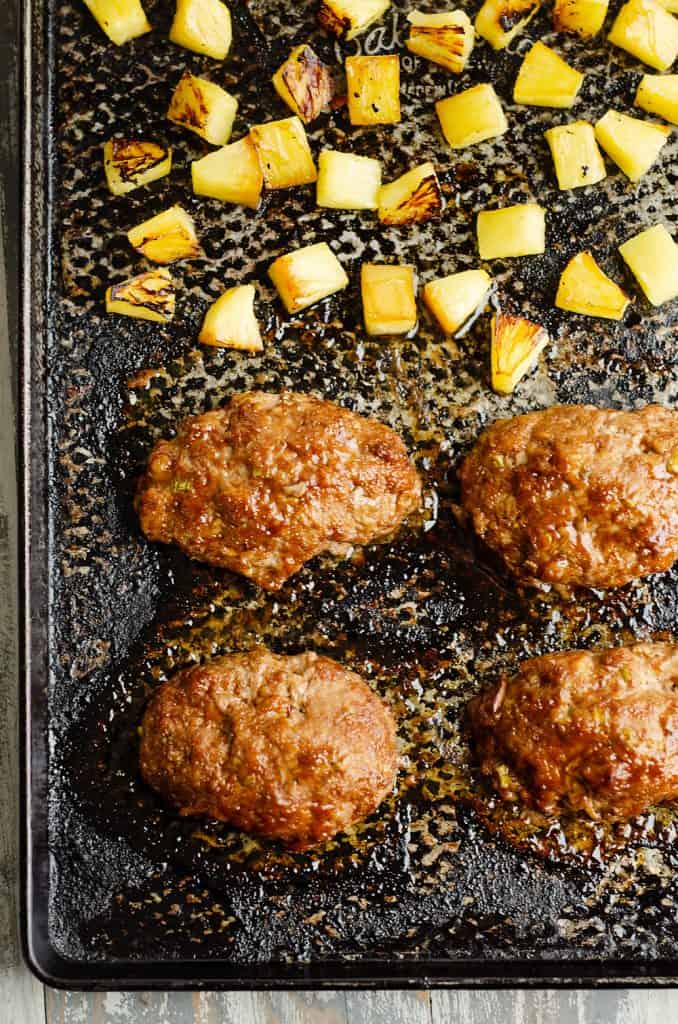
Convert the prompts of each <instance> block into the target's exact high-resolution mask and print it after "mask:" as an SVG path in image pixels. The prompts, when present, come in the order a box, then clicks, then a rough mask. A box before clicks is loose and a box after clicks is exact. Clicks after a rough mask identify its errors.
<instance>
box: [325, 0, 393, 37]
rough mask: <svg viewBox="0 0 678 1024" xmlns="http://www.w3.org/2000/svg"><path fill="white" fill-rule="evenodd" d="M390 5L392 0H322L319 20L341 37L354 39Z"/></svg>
mask: <svg viewBox="0 0 678 1024" xmlns="http://www.w3.org/2000/svg"><path fill="white" fill-rule="evenodd" d="M390 6H391V0H320V7H319V8H318V21H319V22H320V24H321V25H322V26H323V28H326V29H327V30H328V31H329V32H333V33H334V34H335V36H338V37H339V38H340V39H346V40H349V39H354V38H355V37H356V36H357V35H359V33H360V32H364V31H365V29H366V28H369V27H370V25H373V24H374V22H375V21H378V19H379V18H381V17H382V15H383V14H384V13H385V12H386V11H387V10H388V9H389V7H390Z"/></svg>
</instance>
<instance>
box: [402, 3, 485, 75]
mask: <svg viewBox="0 0 678 1024" xmlns="http://www.w3.org/2000/svg"><path fill="white" fill-rule="evenodd" d="M407 20H408V21H409V23H410V34H409V36H408V37H407V39H406V40H405V46H406V47H407V49H408V50H410V51H411V52H412V53H416V54H417V56H419V57H425V58H426V59H427V60H431V61H433V63H434V64H440V65H441V66H442V67H444V68H447V70H448V71H452V72H454V74H456V75H459V74H461V72H462V71H463V70H464V68H465V67H466V62H467V61H468V59H469V56H470V55H471V50H472V49H473V43H474V41H475V31H474V28H473V25H472V24H471V20H470V18H469V16H468V14H466V13H465V12H464V11H444V12H442V13H440V14H424V13H423V12H422V11H412V13H411V14H408V15H407Z"/></svg>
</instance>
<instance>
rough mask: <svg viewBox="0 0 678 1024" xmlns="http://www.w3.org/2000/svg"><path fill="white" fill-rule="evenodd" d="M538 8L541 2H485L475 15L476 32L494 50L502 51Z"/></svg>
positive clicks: (492, 0) (516, 0)
mask: <svg viewBox="0 0 678 1024" xmlns="http://www.w3.org/2000/svg"><path fill="white" fill-rule="evenodd" d="M540 7H541V0H485V3H484V4H483V6H482V7H481V8H480V10H479V11H478V14H477V15H476V32H477V33H478V35H479V36H482V37H483V39H486V40H487V42H488V43H489V44H490V46H492V47H493V48H494V49H495V50H503V49H505V48H506V47H507V46H508V44H509V43H510V42H511V40H512V39H513V38H514V36H517V35H518V33H519V32H522V31H523V29H524V28H525V26H526V25H527V23H528V22H529V21H530V20H531V19H532V18H533V17H534V16H535V14H536V13H537V11H538V10H539V8H540Z"/></svg>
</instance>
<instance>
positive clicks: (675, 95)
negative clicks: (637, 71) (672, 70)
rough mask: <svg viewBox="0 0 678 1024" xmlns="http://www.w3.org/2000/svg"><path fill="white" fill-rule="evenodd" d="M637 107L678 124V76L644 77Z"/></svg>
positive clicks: (639, 89) (638, 92) (637, 93)
mask: <svg viewBox="0 0 678 1024" xmlns="http://www.w3.org/2000/svg"><path fill="white" fill-rule="evenodd" d="M634 102H635V105H636V106H637V107H640V108H641V110H647V112H648V113H649V114H657V115H658V116H659V117H663V118H664V120H665V121H670V122H671V124H678V75H643V77H642V78H641V80H640V85H639V86H638V91H637V92H636V98H635V100H634Z"/></svg>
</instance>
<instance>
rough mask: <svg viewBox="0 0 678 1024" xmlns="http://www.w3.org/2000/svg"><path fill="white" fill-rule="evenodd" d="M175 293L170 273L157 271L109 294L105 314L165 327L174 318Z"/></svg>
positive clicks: (162, 270) (108, 290) (141, 275)
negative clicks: (150, 322)
mask: <svg viewBox="0 0 678 1024" xmlns="http://www.w3.org/2000/svg"><path fill="white" fill-rule="evenodd" d="M174 305H175V292H174V284H173V283H172V278H171V277H170V272H169V270H165V269H164V268H163V267H158V268H157V270H149V271H148V273H146V274H138V275H137V277H132V278H130V279H129V280H128V281H123V282H122V283H121V284H113V285H111V287H110V288H108V289H107V291H106V312H107V313H120V314H121V315H122V316H133V317H136V318H137V320H153V321H154V322H155V323H158V324H166V323H167V322H168V321H169V320H171V319H172V317H173V316H174Z"/></svg>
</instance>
